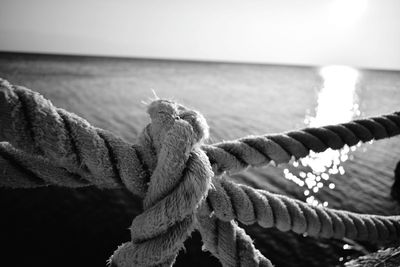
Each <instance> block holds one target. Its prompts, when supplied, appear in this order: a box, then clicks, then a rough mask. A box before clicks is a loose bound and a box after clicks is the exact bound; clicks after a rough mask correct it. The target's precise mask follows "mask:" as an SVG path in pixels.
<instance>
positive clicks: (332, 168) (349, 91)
mask: <svg viewBox="0 0 400 267" xmlns="http://www.w3.org/2000/svg"><path fill="white" fill-rule="evenodd" d="M319 74H320V75H321V77H322V79H323V86H322V88H321V89H320V91H319V93H318V101H317V107H316V109H315V116H306V118H305V120H304V123H305V124H306V125H307V126H308V127H320V126H324V125H330V124H338V123H344V122H348V121H350V120H352V119H353V118H354V117H355V116H358V115H360V111H359V107H358V104H357V95H356V85H357V81H358V76H359V73H358V71H357V70H356V69H353V68H350V67H347V66H327V67H324V68H322V69H321V70H320V72H319ZM358 146H359V145H358ZM356 147H357V146H354V147H348V146H345V147H344V148H343V149H341V150H332V149H328V150H326V151H324V152H322V153H315V152H312V151H311V153H310V155H309V156H307V157H305V158H303V159H300V160H299V161H298V162H297V161H295V162H293V166H294V167H296V168H297V167H299V165H302V166H301V169H302V170H301V171H299V172H298V174H294V173H292V172H291V171H290V170H289V169H287V168H286V169H284V171H283V173H284V176H285V178H286V179H289V180H291V181H293V182H295V183H296V184H298V185H299V186H302V187H305V190H304V195H305V196H306V197H307V198H306V201H307V203H309V204H312V205H315V206H317V205H321V206H328V202H326V201H324V202H320V201H319V200H318V197H317V195H318V192H319V191H320V189H321V188H323V187H324V186H328V187H329V189H331V190H334V189H335V184H334V183H332V182H330V181H329V178H330V176H331V175H343V174H344V173H345V169H344V168H343V166H342V163H343V162H345V161H347V160H348V159H349V158H351V155H350V151H354V150H355V149H356Z"/></svg>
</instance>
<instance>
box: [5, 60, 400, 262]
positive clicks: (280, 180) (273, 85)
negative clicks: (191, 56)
mask: <svg viewBox="0 0 400 267" xmlns="http://www.w3.org/2000/svg"><path fill="white" fill-rule="evenodd" d="M0 76H1V77H3V78H6V79H8V80H9V81H10V82H12V83H14V84H22V85H25V86H27V87H29V88H32V89H34V90H36V91H39V92H41V93H42V94H43V95H45V96H46V97H47V98H49V99H51V100H52V102H53V103H54V104H55V105H57V106H59V107H62V108H65V109H67V110H69V111H72V112H74V113H77V114H78V115H80V116H83V117H84V118H86V119H87V120H88V121H90V122H91V123H92V124H94V125H96V126H98V127H102V128H105V129H108V130H111V131H113V132H115V133H117V134H119V135H120V136H122V137H124V138H125V139H127V140H129V141H132V142H134V140H135V136H136V135H137V134H138V133H139V132H140V131H141V129H142V128H143V127H144V126H145V125H146V124H147V123H148V117H147V115H146V113H145V107H144V105H143V104H141V102H142V101H143V100H144V101H146V100H147V99H148V98H149V97H151V96H152V91H151V90H155V92H156V93H157V95H158V96H160V97H167V98H172V99H175V100H176V101H179V102H180V103H183V104H185V105H187V106H190V107H193V108H195V109H197V110H199V111H201V112H202V113H203V114H204V115H205V117H206V119H207V121H208V123H209V125H210V127H211V138H210V140H209V142H210V143H213V142H217V141H221V140H231V139H234V138H239V137H242V136H246V135H252V134H266V133H277V132H283V131H288V130H293V129H299V128H304V127H307V126H322V125H326V124H335V123H340V122H346V121H349V120H352V119H355V118H358V117H365V116H373V115H380V114H386V113H391V112H393V111H396V110H397V111H398V110H400V72H393V71H392V72H389V71H372V70H355V69H352V68H349V67H343V66H342V67H341V66H327V67H324V68H314V67H289V66H272V65H246V64H223V63H193V62H173V61H156V60H133V59H105V58H85V57H61V56H32V55H30V56H28V55H9V54H1V55H0ZM398 160H400V142H399V137H396V138H391V139H388V140H382V141H378V142H374V143H373V144H359V145H357V146H354V147H345V148H343V149H342V150H340V151H333V150H328V151H326V152H324V153H311V154H310V156H308V157H306V158H304V159H301V160H299V161H292V162H291V163H289V164H282V165H281V166H278V167H274V166H271V165H269V166H267V167H264V168H258V169H249V170H248V171H247V172H243V173H240V174H236V175H234V176H233V179H235V180H236V181H238V182H242V183H246V184H249V185H251V186H254V187H256V188H263V189H266V190H269V191H272V192H276V193H280V194H285V195H289V196H292V197H296V198H298V199H301V200H303V201H307V202H308V203H310V204H312V205H323V206H328V207H332V208H339V209H346V210H351V211H357V212H364V213H374V214H399V212H400V209H399V206H398V205H397V204H396V203H395V202H394V201H392V200H391V198H390V196H389V192H390V186H391V184H392V182H393V170H394V167H395V164H396V163H397V161H398ZM285 178H286V179H285ZM7 194H9V195H7ZM7 194H5V196H6V197H5V199H6V202H4V203H10V201H11V200H10V199H12V197H13V193H12V192H7ZM21 194H22V196H23V193H21ZM31 194H32V195H34V194H35V193H34V192H32V193H31ZM48 194H51V192H50V193H48ZM93 194H95V193H93V192H92V193H91V194H89V193H86V195H84V194H83V193H82V192H81V191H73V192H72V193H69V197H71V203H75V204H76V203H79V201H80V200H79V199H83V198H85V196H91V197H92V198H93ZM96 194H97V193H96ZM3 196H4V194H3ZM78 196H79V197H78ZM53 197H55V198H56V196H54V195H53ZM36 198H37V196H36ZM34 199H35V197H34V196H32V199H31V201H34ZM77 199H78V200H77ZM110 199H111V197H110ZM118 199H119V200H118V201H120V202H121V203H120V204H118V205H122V206H118V207H123V209H125V211H126V214H132V213H137V212H138V211H137V208H136V209H134V208H131V207H130V205H128V204H127V203H128V202H127V200H124V198H123V197H121V196H120V195H118ZM121 199H122V200H121ZM7 201H8V202H7ZM72 201H75V202H72ZM115 201H116V202H118V201H117V200H115ZM118 203H119V202H118ZM41 204H43V203H42V202H39V203H38V204H37V206H35V208H37V209H39V206H40V205H41ZM9 205H11V204H9ZM15 205H16V204H15ZM66 205H67V204H66ZM94 207H96V208H98V207H97V206H94ZM12 208H14V209H17V210H18V209H19V211H20V212H26V213H28V212H29V211H27V210H26V209H24V207H23V206H21V205H20V206H15V207H12ZM10 209H11V208H10ZM5 212H10V214H9V216H11V215H12V212H11V211H5ZM104 212H105V213H107V212H111V211H107V210H105V211H104ZM42 213H43V214H45V213H46V210H43V211H42ZM43 214H42V216H45V215H43ZM31 216H34V215H31ZM81 216H84V215H81ZM127 219H129V216H127ZM86 220H89V218H86ZM110 220H112V219H110ZM75 224H76V222H75ZM114 224H117V223H116V222H114ZM128 225H129V223H126V227H128ZM47 227H51V226H47ZM126 227H125V228H124V229H123V230H125V229H126ZM248 231H249V233H251V234H252V237H253V238H255V242H256V246H257V247H258V248H260V249H261V251H262V252H263V253H264V254H265V255H267V256H268V257H269V258H271V260H272V261H273V262H274V263H275V264H276V265H277V266H321V265H324V266H334V265H336V264H340V263H341V262H343V261H344V260H346V257H347V255H353V256H354V255H360V254H362V253H364V252H365V251H366V250H365V249H366V248H368V249H372V248H373V247H369V245H368V244H362V245H360V244H354V243H352V242H350V241H349V242H348V243H346V241H327V240H318V241H316V240H315V239H313V238H310V237H304V236H296V235H294V234H291V233H283V234H282V233H279V232H278V231H276V230H273V229H268V230H264V229H261V228H259V227H249V228H248ZM122 234H124V235H125V234H126V236H127V237H126V238H129V233H126V232H122V233H121V235H122ZM109 238H110V239H111V240H112V239H114V236H111V237H109ZM110 242H111V241H110ZM114 242H116V243H117V244H118V243H119V242H121V240H120V239H118V240H116V241H115V240H114ZM107 253H108V254H107V255H109V254H110V252H107ZM191 253H192V250H190V249H188V253H187V254H188V255H189V256H188V255H186V256H182V257H180V258H179V259H178V265H179V264H182V265H184V263H187V262H188V261H189V262H190V259H189V258H190V257H192V258H197V257H199V258H198V259H199V260H198V262H197V263H201V262H202V261H203V260H206V259H204V258H201V257H203V256H200V255H197V254H193V253H192V254H191ZM193 255H195V256H193ZM185 257H186V258H185ZM194 262H196V261H194ZM322 263H323V264H322Z"/></svg>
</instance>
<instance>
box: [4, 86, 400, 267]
mask: <svg viewBox="0 0 400 267" xmlns="http://www.w3.org/2000/svg"><path fill="white" fill-rule="evenodd" d="M147 111H148V113H149V115H150V118H151V123H150V124H149V125H147V126H146V127H145V128H144V130H143V132H142V133H141V134H140V135H139V137H138V138H137V141H136V143H135V144H129V143H127V142H125V141H124V140H122V139H120V138H118V137H116V136H115V135H113V134H112V133H110V132H107V131H104V130H102V129H98V128H95V127H93V126H91V125H90V124H89V123H88V122H87V121H86V120H84V119H82V118H80V117H79V116H77V115H75V114H72V113H69V112H67V111H65V110H63V109H60V108H56V107H54V106H53V105H52V104H51V102H50V101H48V100H46V99H45V98H44V97H42V96H41V95H40V94H38V93H35V92H33V91H31V90H29V89H27V88H24V87H20V86H13V85H11V84H9V83H8V82H7V81H5V80H1V79H0V123H1V125H2V127H1V129H0V140H4V141H3V142H0V166H1V169H0V186H8V187H13V188H17V187H24V188H29V187H39V186H47V185H51V184H53V185H59V186H68V187H83V186H89V185H95V186H97V187H100V188H117V187H126V188H127V189H128V190H129V191H130V192H131V193H132V194H134V195H136V196H139V197H140V198H141V199H142V200H143V208H144V209H143V212H142V213H141V214H140V215H138V216H137V217H136V218H135V219H134V220H133V222H132V225H131V227H130V230H131V241H130V242H127V243H124V244H122V245H121V246H120V247H119V248H118V249H117V250H116V251H115V252H114V254H113V256H112V257H111V258H110V263H111V265H112V266H118V267H125V266H131V265H139V266H155V265H157V266H171V265H172V264H173V263H174V261H175V258H176V256H177V254H178V252H179V250H180V249H181V248H182V247H183V242H184V241H185V240H186V238H187V237H188V236H189V235H190V233H191V232H192V231H193V230H194V229H197V230H198V231H200V233H201V235H202V238H203V242H204V249H205V250H208V251H210V252H211V253H212V254H213V255H214V256H215V257H217V258H218V259H219V260H220V262H221V263H222V264H223V266H236V265H240V266H242V265H243V266H272V264H271V262H270V261H269V260H268V259H267V258H265V257H264V256H263V255H262V254H261V253H260V252H259V251H258V250H257V249H256V248H255V247H254V244H253V242H252V240H251V238H250V237H249V236H248V235H247V234H246V233H245V231H244V230H243V229H242V228H240V227H239V226H238V225H237V224H236V222H235V220H237V221H239V222H241V223H244V224H253V223H258V224H259V225H260V226H262V227H264V228H268V227H276V228H278V229H279V230H281V231H289V230H291V231H294V232H295V233H299V234H301V233H307V234H309V235H312V236H321V237H327V238H328V237H329V238H330V237H333V238H343V237H347V238H351V239H358V240H368V241H378V240H388V239H392V238H397V239H398V238H399V236H400V217H399V216H388V217H384V216H375V215H360V214H356V213H351V212H346V211H338V210H332V209H327V208H321V207H314V206H310V205H308V204H306V203H303V202H301V201H298V200H292V199H290V198H287V197H285V196H279V195H274V194H271V193H269V192H267V191H263V190H255V189H253V188H251V187H248V186H245V185H238V184H235V183H232V182H230V181H229V180H228V179H227V178H224V177H222V176H215V175H220V174H223V173H225V172H229V173H232V172H236V171H240V170H242V169H244V168H246V167H248V166H260V165H264V164H267V163H268V162H270V161H274V162H275V163H283V162H288V161H289V160H290V159H291V157H295V158H301V157H304V156H306V155H308V153H309V152H310V150H313V151H315V152H322V151H324V150H326V149H328V148H332V149H339V148H342V147H343V146H344V145H349V146H352V145H355V144H357V143H358V142H360V141H361V142H366V141H370V140H373V139H375V140H378V139H382V138H386V137H391V136H394V135H396V134H399V133H400V113H399V112H397V113H394V114H391V115H385V116H381V117H374V118H369V119H363V120H356V121H353V122H350V123H344V124H339V125H332V126H325V127H321V128H307V129H303V130H299V131H292V132H287V133H284V134H275V135H264V136H251V137H246V138H241V139H238V140H236V141H229V142H223V143H218V144H214V145H204V144H203V142H204V140H205V139H207V137H208V126H207V123H206V121H205V119H204V117H203V116H202V115H201V114H199V113H198V112H196V111H192V110H189V109H187V108H186V107H184V106H182V105H179V104H176V103H174V102H171V101H167V100H156V101H154V102H152V103H151V104H150V105H149V106H148V110H147ZM3 125H5V126H3Z"/></svg>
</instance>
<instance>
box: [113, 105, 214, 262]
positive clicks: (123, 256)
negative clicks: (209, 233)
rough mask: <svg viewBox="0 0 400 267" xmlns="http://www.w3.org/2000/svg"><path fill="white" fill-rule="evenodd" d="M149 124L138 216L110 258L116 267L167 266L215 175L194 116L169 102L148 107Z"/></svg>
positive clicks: (142, 146)
mask: <svg viewBox="0 0 400 267" xmlns="http://www.w3.org/2000/svg"><path fill="white" fill-rule="evenodd" d="M147 112H148V113H149V115H150V118H151V123H150V124H149V125H148V126H147V127H146V128H145V129H144V131H143V132H142V135H141V137H140V138H139V146H138V148H139V151H138V152H139V153H140V154H141V155H142V158H143V160H144V163H143V164H145V165H147V166H149V176H150V177H149V180H148V181H149V182H148V187H147V192H146V193H145V196H144V199H143V213H141V214H140V215H138V216H137V217H136V218H135V219H134V220H133V222H132V225H131V228H130V230H131V239H132V242H128V243H125V244H123V245H122V246H120V247H119V248H118V249H117V251H116V252H115V253H114V255H113V256H112V258H111V263H112V264H113V265H115V266H119V267H123V266H127V265H126V264H127V263H128V262H130V263H131V264H132V263H134V264H135V265H140V266H154V265H172V264H173V262H174V261H175V258H176V256H177V253H178V251H179V250H180V249H181V247H182V246H183V242H184V241H185V240H186V238H187V237H188V235H189V234H190V233H191V232H192V231H193V229H194V222H195V213H196V210H197V208H198V207H199V205H200V203H201V202H202V201H203V200H204V199H205V197H206V196H207V192H208V189H209V187H210V184H211V178H212V176H213V175H214V174H213V172H212V170H211V166H210V163H209V161H208V157H207V156H206V154H205V153H204V152H203V151H202V150H201V149H200V146H199V145H200V144H201V143H202V142H203V141H204V140H205V139H206V138H207V137H208V125H207V122H206V120H205V119H204V117H203V116H202V115H201V114H200V113H198V112H197V111H193V110H190V109H187V108H186V107H184V106H182V105H179V104H176V103H175V102H172V101H169V100H156V101H153V102H152V103H151V104H149V106H148V110H147Z"/></svg>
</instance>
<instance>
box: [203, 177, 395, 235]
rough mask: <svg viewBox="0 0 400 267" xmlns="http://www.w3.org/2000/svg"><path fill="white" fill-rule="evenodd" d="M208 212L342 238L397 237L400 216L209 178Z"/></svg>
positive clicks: (248, 221) (265, 224)
mask: <svg viewBox="0 0 400 267" xmlns="http://www.w3.org/2000/svg"><path fill="white" fill-rule="evenodd" d="M207 203H208V206H209V209H210V211H213V212H214V214H215V216H216V217H218V218H219V219H221V220H223V221H231V220H233V219H235V220H238V221H239V222H241V223H243V224H247V225H249V224H254V223H258V224H259V225H260V226H262V227H264V228H270V227H276V228H277V229H279V230H281V231H285V232H286V231H289V230H291V231H293V232H295V233H297V234H305V233H307V234H308V235H310V236H319V237H324V238H337V239H342V238H344V237H346V238H350V239H354V240H360V241H378V240H398V239H399V238H400V216H378V215H367V214H358V213H354V212H348V211H342V210H335V209H330V208H324V207H320V206H313V205H309V204H307V203H304V202H302V201H300V200H296V199H291V198H289V197H286V196H282V195H277V194H272V193H270V192H268V191H265V190H256V189H254V188H252V187H249V186H246V185H242V184H236V183H234V182H231V181H229V180H227V179H219V178H216V177H215V178H214V179H213V187H212V188H211V189H210V191H209V193H208V197H207Z"/></svg>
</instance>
